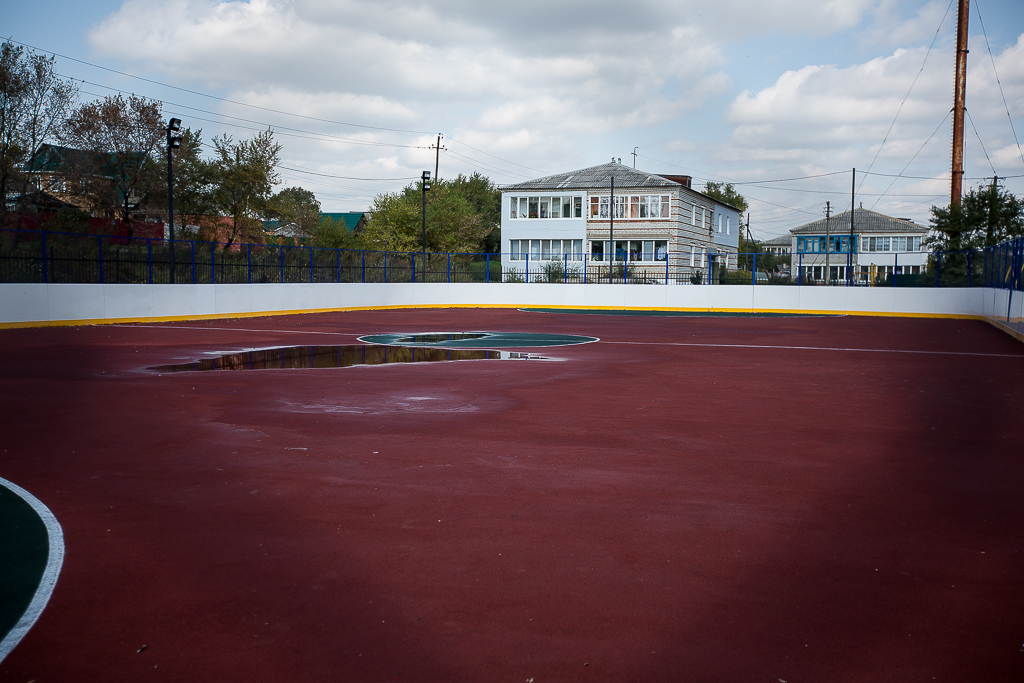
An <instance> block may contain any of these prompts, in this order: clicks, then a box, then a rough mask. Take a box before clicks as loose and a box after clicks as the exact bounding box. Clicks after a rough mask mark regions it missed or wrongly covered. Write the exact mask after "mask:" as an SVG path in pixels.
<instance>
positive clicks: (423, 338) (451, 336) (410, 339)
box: [395, 332, 491, 344]
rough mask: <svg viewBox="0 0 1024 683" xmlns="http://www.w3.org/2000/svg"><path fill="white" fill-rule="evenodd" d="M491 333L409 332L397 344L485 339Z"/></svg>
mask: <svg viewBox="0 0 1024 683" xmlns="http://www.w3.org/2000/svg"><path fill="white" fill-rule="evenodd" d="M489 336H491V335H489V334H486V333H484V332H431V333H429V334H409V335H405V336H403V337H398V338H397V339H395V343H396V344H438V343H440V342H446V341H462V340H464V339H483V338H484V337H489Z"/></svg>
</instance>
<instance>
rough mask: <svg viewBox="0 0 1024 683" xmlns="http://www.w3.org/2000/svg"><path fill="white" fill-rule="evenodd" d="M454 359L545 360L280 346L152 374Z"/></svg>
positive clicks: (483, 353)
mask: <svg viewBox="0 0 1024 683" xmlns="http://www.w3.org/2000/svg"><path fill="white" fill-rule="evenodd" d="M457 360H549V359H548V358H545V357H544V356H537V355H533V354H527V353H509V352H507V351H490V350H485V349H446V348H423V347H412V346H370V345H363V344H348V345H343V346H281V347H277V348H273V349H257V350H254V351H239V352H237V353H228V354H224V355H221V356H216V357H214V358H204V359H203V360H197V361H193V362H191V363H176V364H172V365H157V366H154V367H151V368H149V369H150V370H153V371H155V372H198V371H204V370H282V369H300V368H347V367H350V366H353V365H386V364H389V363H435V362H444V361H457Z"/></svg>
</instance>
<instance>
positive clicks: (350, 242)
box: [310, 216, 362, 249]
mask: <svg viewBox="0 0 1024 683" xmlns="http://www.w3.org/2000/svg"><path fill="white" fill-rule="evenodd" d="M310 242H311V243H312V246H314V247H324V248H327V249H362V240H361V239H360V236H359V235H357V234H355V232H353V231H352V230H349V228H348V226H347V225H346V224H345V222H344V221H339V220H336V219H334V218H331V217H330V216H322V217H321V218H320V221H319V222H318V223H317V224H316V226H315V227H314V228H313V230H312V231H311V232H310Z"/></svg>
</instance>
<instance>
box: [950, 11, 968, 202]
mask: <svg viewBox="0 0 1024 683" xmlns="http://www.w3.org/2000/svg"><path fill="white" fill-rule="evenodd" d="M970 6H971V0H960V4H959V5H958V7H957V14H956V80H955V82H954V86H953V173H952V177H951V178H950V186H949V204H950V206H960V195H961V194H962V192H963V180H964V111H965V109H966V103H967V19H968V11H969V10H970Z"/></svg>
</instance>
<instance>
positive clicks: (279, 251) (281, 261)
mask: <svg viewBox="0 0 1024 683" xmlns="http://www.w3.org/2000/svg"><path fill="white" fill-rule="evenodd" d="M277 260H278V263H279V264H280V269H281V284H282V285H283V284H284V245H283V244H282V245H281V246H279V247H278V248H277Z"/></svg>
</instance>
